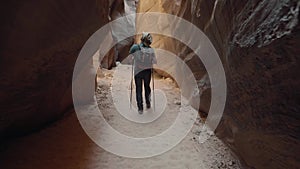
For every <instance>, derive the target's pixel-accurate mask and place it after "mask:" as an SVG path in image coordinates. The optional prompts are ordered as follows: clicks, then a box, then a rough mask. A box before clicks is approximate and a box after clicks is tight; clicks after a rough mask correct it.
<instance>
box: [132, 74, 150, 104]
mask: <svg viewBox="0 0 300 169" xmlns="http://www.w3.org/2000/svg"><path fill="white" fill-rule="evenodd" d="M150 80H151V69H146V70H143V71H141V72H139V73H138V74H137V75H135V76H134V81H135V86H136V102H137V106H138V108H139V109H140V110H141V109H143V97H142V91H143V89H142V84H143V82H144V89H145V100H146V104H150V93H151V88H150Z"/></svg>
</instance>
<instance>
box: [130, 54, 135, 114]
mask: <svg viewBox="0 0 300 169" xmlns="http://www.w3.org/2000/svg"><path fill="white" fill-rule="evenodd" d="M133 65H134V60H132V65H131V82H130V109H131V108H132V83H133Z"/></svg>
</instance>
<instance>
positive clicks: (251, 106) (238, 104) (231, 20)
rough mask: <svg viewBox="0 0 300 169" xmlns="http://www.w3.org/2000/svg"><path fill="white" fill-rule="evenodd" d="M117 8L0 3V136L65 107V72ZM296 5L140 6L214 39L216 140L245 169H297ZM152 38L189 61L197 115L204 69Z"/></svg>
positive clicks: (209, 1) (205, 82)
mask: <svg viewBox="0 0 300 169" xmlns="http://www.w3.org/2000/svg"><path fill="white" fill-rule="evenodd" d="M122 2H123V1H120V2H115V1H102V0H101V1H100V0H86V1H84V2H83V1H77V0H72V1H70V0H69V1H68V0H60V1H57V0H52V1H50V0H45V1H42V2H33V1H22V2H21V1H20V2H19V1H16V0H12V1H9V2H5V3H4V4H3V5H1V14H2V15H1V17H2V24H1V31H0V32H1V50H0V52H1V55H0V56H1V57H0V64H1V66H0V69H1V71H0V72H1V76H0V77H1V81H0V86H1V92H0V96H1V99H0V102H1V103H0V104H1V112H0V136H1V137H3V136H7V135H12V134H14V135H15V134H17V133H23V132H26V131H28V130H32V129H35V128H38V127H40V126H41V125H44V124H46V123H48V122H50V121H53V120H55V119H56V118H58V117H59V116H61V115H62V114H63V113H65V112H66V111H67V110H68V109H69V108H71V107H72V99H71V81H72V72H73V67H74V63H75V61H76V58H77V56H78V53H79V51H80V49H81V47H82V46H83V44H84V43H85V41H86V40H87V39H88V38H89V36H90V35H91V34H92V33H94V32H95V31H96V30H97V29H98V28H100V27H101V26H102V25H104V24H105V23H108V22H109V17H111V19H114V18H118V17H119V14H120V13H121V14H122V15H123V14H124V13H126V10H125V5H124V6H122V5H121V7H116V6H118V5H116V6H114V5H112V4H122ZM126 2H129V1H126ZM132 3H133V1H132ZM134 3H136V1H134ZM131 5H132V4H131ZM299 6H300V3H299V1H297V0H290V1H278V0H276V1H270V0H255V1H233V0H222V1H221V0H192V1H187V0H176V1H171V0H158V1H149V0H141V1H140V2H139V6H138V11H139V12H144V11H157V12H165V13H170V14H174V15H178V16H180V17H183V18H185V19H187V20H188V21H190V22H192V23H193V24H194V25H196V26H197V27H199V28H200V29H201V30H203V32H204V33H205V34H206V35H207V36H208V37H209V39H210V40H211V41H212V43H213V45H214V46H215V48H216V50H217V52H218V53H219V55H220V57H221V60H222V62H223V65H224V69H225V73H226V78H227V86H228V94H227V103H226V108H225V112H224V116H223V119H222V122H221V124H220V125H219V127H218V129H217V131H216V134H217V135H218V136H219V137H220V138H221V139H222V140H223V141H224V142H226V143H227V144H228V145H229V146H230V147H231V149H232V150H233V151H234V152H235V153H236V154H237V156H238V157H239V158H240V160H241V162H242V163H243V165H244V166H245V167H248V168H261V169H266V168H272V169H274V168H275V169H276V168H289V169H293V168H295V169H296V168H300V166H299V165H300V164H299V156H298V154H299V150H300V147H299V145H300V142H299V140H300V136H299V133H300V131H299V129H300V123H299V119H300V115H299V113H298V112H299V104H298V102H297V100H300V98H299V97H300V94H299V82H300V81H299V78H298V77H297V73H298V72H299V71H300V70H299V52H300V50H299V47H298V46H299V44H300V40H299V39H300V38H299V36H300V26H299V23H298V20H299ZM114 7H116V8H114ZM123 7H124V11H123ZM109 9H111V10H113V11H110V10H109ZM115 9H116V11H121V12H116V11H115ZM157 39H159V41H158V40H157ZM156 40H157V41H156ZM154 41H155V42H154V44H153V45H154V47H158V48H163V49H167V50H170V51H172V52H173V53H175V54H177V55H178V56H180V57H181V58H182V59H185V60H186V61H187V62H188V65H189V66H190V67H191V69H192V70H193V72H194V73H195V75H196V77H197V80H198V81H199V83H198V84H199V88H201V89H203V91H201V92H202V95H201V100H204V102H201V110H200V111H201V115H202V116H205V113H206V112H207V111H208V109H209V101H208V100H209V99H210V89H209V88H210V86H209V78H208V77H207V76H206V71H205V69H204V67H203V66H202V64H201V63H199V62H198V61H196V56H193V55H194V53H193V52H192V51H190V49H188V48H186V47H185V46H184V45H183V44H180V42H177V41H174V40H173V39H170V38H167V37H161V36H155V37H154ZM129 43H131V40H129V41H128V40H127V41H126V42H125V43H124V44H125V45H124V46H126V45H127V46H128V45H129ZM124 46H121V47H120V50H122V49H123V48H124ZM117 47H118V46H117ZM113 50H116V49H113ZM124 51H127V49H126V50H125V48H124ZM115 52H116V51H111V52H110V54H109V55H111V56H113V57H108V58H107V59H112V58H113V60H110V61H107V64H108V65H107V66H108V67H110V66H109V65H111V64H114V62H115V60H117V58H116V56H117V57H119V55H116V53H115ZM117 52H120V53H122V51H119V50H118V51H117ZM123 53H126V52H123ZM122 56H123V55H122ZM122 56H121V57H122ZM124 56H125V54H124ZM121 59H122V58H121ZM121 59H120V60H121Z"/></svg>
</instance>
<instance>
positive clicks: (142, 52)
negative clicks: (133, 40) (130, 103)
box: [129, 32, 157, 114]
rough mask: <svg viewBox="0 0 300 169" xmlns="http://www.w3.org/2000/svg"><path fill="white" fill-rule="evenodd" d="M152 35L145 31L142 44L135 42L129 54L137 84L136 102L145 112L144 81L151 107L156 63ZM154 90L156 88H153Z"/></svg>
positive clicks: (146, 95)
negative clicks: (152, 82)
mask: <svg viewBox="0 0 300 169" xmlns="http://www.w3.org/2000/svg"><path fill="white" fill-rule="evenodd" d="M151 43H152V36H151V34H150V33H148V32H143V33H142V37H141V43H140V44H134V45H132V47H131V48H130V51H129V54H131V55H132V59H133V69H134V81H135V86H136V102H137V107H138V112H139V113H140V114H142V113H143V97H142V85H143V83H144V89H145V100H146V106H147V108H148V109H149V108H150V107H151V103H150V101H151V95H150V93H151V88H150V81H151V74H152V73H153V64H156V63H157V61H156V57H155V53H154V49H152V48H151V46H150V45H151ZM153 90H154V89H153Z"/></svg>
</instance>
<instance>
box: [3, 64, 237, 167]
mask: <svg viewBox="0 0 300 169" xmlns="http://www.w3.org/2000/svg"><path fill="white" fill-rule="evenodd" d="M119 68H121V70H122V71H120V72H124V74H126V73H127V74H128V71H129V72H130V69H129V68H128V67H127V66H124V65H120V67H119ZM115 70H116V69H114V70H102V71H101V75H99V78H98V87H97V91H96V92H97V94H96V98H97V102H98V105H99V109H100V110H101V112H102V113H103V116H104V118H105V120H106V121H107V123H108V124H109V125H111V126H112V127H113V128H114V129H115V130H117V131H119V132H120V133H123V134H125V135H128V136H131V137H151V136H155V135H157V134H159V133H161V132H163V131H164V130H166V129H167V128H168V127H169V126H170V125H172V123H173V122H174V120H175V119H176V117H177V115H178V113H177V112H178V110H179V108H180V90H179V89H178V88H177V87H176V86H175V84H174V82H173V81H172V80H171V79H164V78H160V77H156V78H155V88H156V89H157V91H156V92H157V94H158V97H157V98H156V104H157V105H158V106H157V107H156V109H157V111H158V110H160V109H163V110H164V111H163V113H161V114H160V116H159V117H156V118H157V119H156V120H154V121H152V122H149V123H136V122H132V121H130V120H128V119H126V118H124V116H123V115H121V114H120V113H118V111H117V109H116V105H115V104H114V102H117V103H118V102H122V103H123V101H122V100H118V99H122V98H121V97H118V95H114V94H111V93H112V92H111V91H112V90H116V91H120V90H125V89H130V85H129V84H128V82H127V81H126V80H124V79H123V81H122V78H115V79H114V75H115ZM126 70H127V71H126ZM121 75H122V74H121ZM114 80H115V81H114ZM125 81H126V82H125ZM124 86H125V88H124ZM117 93H118V92H117ZM161 93H163V94H162V95H161V96H162V97H159V94H161ZM133 101H134V103H135V98H133ZM160 103H165V105H164V106H159V104H160ZM134 108H135V104H133V109H134ZM147 111H148V112H146V111H145V114H144V116H146V113H151V111H152V110H147ZM139 116H140V115H139V114H137V113H136V114H132V117H137V118H140V117H139ZM140 119H142V118H140ZM202 125H203V124H202V122H201V121H200V119H199V118H197V120H196V122H195V123H194V125H193V127H192V130H191V131H190V132H189V133H188V134H187V136H186V137H185V138H184V139H183V140H182V141H181V142H180V143H179V144H178V145H177V146H175V147H174V148H173V149H171V150H169V151H167V152H165V153H163V154H161V155H158V156H154V157H150V158H141V159H135V158H126V157H121V156H117V155H115V154H112V153H110V152H107V151H105V150H104V149H102V148H100V147H99V146H98V145H97V144H95V143H94V142H93V141H92V140H91V139H90V138H89V137H88V136H87V134H86V133H85V131H84V130H83V129H82V127H81V125H80V123H79V121H78V118H77V116H76V113H75V112H69V113H67V114H66V115H65V116H64V117H63V118H62V119H60V120H59V121H57V122H55V123H54V124H51V125H50V126H48V127H47V128H45V129H43V130H40V131H38V132H36V133H33V134H30V135H27V136H25V137H21V138H17V139H14V140H11V141H9V142H8V143H4V144H2V145H1V147H0V168H1V169H35V168H36V169H48V168H49V169H50V168H51V169H54V168H55V169H210V168H212V169H217V168H224V169H225V168H228V169H237V168H240V167H239V166H238V161H237V160H236V158H235V157H234V156H233V155H232V154H231V152H230V150H229V148H228V147H227V146H226V145H224V144H223V143H222V142H221V141H220V140H219V139H218V138H217V137H216V136H215V135H214V134H213V133H211V132H207V133H206V134H207V136H209V139H208V140H207V141H206V142H204V143H202V144H200V143H199V142H198V136H199V132H200V130H201V127H202ZM149 149H150V148H149Z"/></svg>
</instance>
